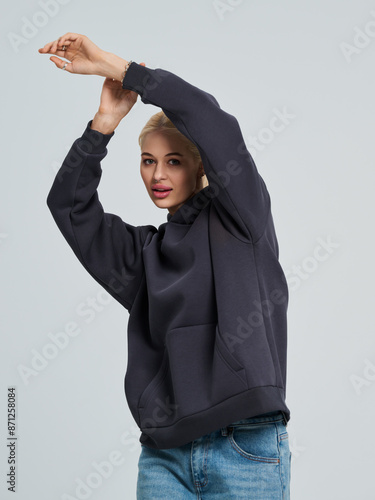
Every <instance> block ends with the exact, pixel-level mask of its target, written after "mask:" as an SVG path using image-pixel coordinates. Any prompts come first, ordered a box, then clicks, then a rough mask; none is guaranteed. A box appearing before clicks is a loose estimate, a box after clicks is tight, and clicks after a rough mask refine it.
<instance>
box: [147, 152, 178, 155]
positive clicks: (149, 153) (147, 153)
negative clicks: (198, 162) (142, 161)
mask: <svg viewBox="0 0 375 500" xmlns="http://www.w3.org/2000/svg"><path fill="white" fill-rule="evenodd" d="M143 155H148V156H154V155H152V154H151V153H141V156H143ZM165 156H184V155H182V154H181V153H177V152H176V153H167V154H166V155H165Z"/></svg>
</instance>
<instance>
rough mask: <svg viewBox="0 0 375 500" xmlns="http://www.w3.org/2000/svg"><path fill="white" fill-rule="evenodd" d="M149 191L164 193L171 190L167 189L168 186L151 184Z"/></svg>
mask: <svg viewBox="0 0 375 500" xmlns="http://www.w3.org/2000/svg"><path fill="white" fill-rule="evenodd" d="M151 189H152V190H153V191H160V192H164V191H171V190H172V188H171V187H169V186H166V185H165V184H153V185H152V186H151Z"/></svg>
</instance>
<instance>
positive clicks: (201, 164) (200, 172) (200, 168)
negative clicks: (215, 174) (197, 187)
mask: <svg viewBox="0 0 375 500" xmlns="http://www.w3.org/2000/svg"><path fill="white" fill-rule="evenodd" d="M203 175H205V174H204V167H203V162H202V160H200V161H199V165H198V176H199V177H202V176H203Z"/></svg>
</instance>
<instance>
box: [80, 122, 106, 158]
mask: <svg viewBox="0 0 375 500" xmlns="http://www.w3.org/2000/svg"><path fill="white" fill-rule="evenodd" d="M91 124H92V120H90V121H89V122H88V123H87V126H86V129H85V131H84V132H83V134H82V136H81V137H80V138H79V139H78V140H77V145H78V146H79V148H80V149H82V151H84V152H85V153H89V154H100V153H104V152H105V150H106V147H107V144H108V143H109V141H110V140H111V138H112V137H113V136H114V134H115V131H113V132H112V133H111V134H102V133H101V132H99V131H98V130H93V129H92V128H91Z"/></svg>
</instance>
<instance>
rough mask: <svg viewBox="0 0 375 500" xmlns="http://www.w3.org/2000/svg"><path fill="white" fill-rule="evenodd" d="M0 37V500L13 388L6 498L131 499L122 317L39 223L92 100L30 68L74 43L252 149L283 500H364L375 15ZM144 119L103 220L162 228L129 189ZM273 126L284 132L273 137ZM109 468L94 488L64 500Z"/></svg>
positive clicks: (111, 16) (277, 6)
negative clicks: (191, 95) (285, 462)
mask: <svg viewBox="0 0 375 500" xmlns="http://www.w3.org/2000/svg"><path fill="white" fill-rule="evenodd" d="M43 5H44V7H43ZM225 6H226V8H225V9H223V8H224V7H225ZM47 10H49V13H48V14H46V12H47ZM41 12H42V13H43V12H44V15H43V14H42V15H41V14H40V13H41ZM0 23H1V36H2V58H1V67H2V78H1V87H2V92H1V98H2V104H1V107H2V122H1V127H2V130H1V136H2V144H3V146H2V166H1V174H2V175H1V177H2V182H1V188H0V189H1V192H0V199H1V205H2V206H1V219H0V255H1V264H0V265H1V282H2V287H1V293H2V297H1V301H0V307H1V325H2V344H1V345H2V348H1V360H0V367H1V398H0V400H1V411H0V429H1V436H2V438H1V446H2V452H1V457H2V458H1V471H2V473H1V478H2V479H1V481H2V483H1V486H0V488H1V489H0V497H1V498H14V497H13V496H11V494H10V493H8V492H7V486H6V479H5V478H6V472H7V471H8V465H7V462H6V461H7V449H6V443H7V441H6V437H7V436H6V411H7V387H8V386H11V385H15V386H16V387H17V435H18V436H19V438H18V447H17V498H19V499H22V500H24V499H25V500H26V499H27V500H51V499H59V500H60V499H61V500H68V499H70V500H71V499H74V498H76V499H78V498H92V499H104V498H106V499H108V498H111V499H121V498H122V499H124V498H126V499H133V498H135V485H136V475H137V461H138V457H139V453H140V444H139V442H138V438H139V430H138V428H137V426H136V425H135V422H134V421H133V419H132V416H131V414H130V412H129V410H128V407H127V403H126V400H125V395H124V391H123V377H124V374H125V370H126V362H127V346H126V326H127V321H128V313H127V311H126V310H125V309H124V308H123V307H122V306H121V305H120V304H119V303H117V302H116V301H115V299H113V298H112V297H110V296H108V294H106V293H105V292H104V290H103V289H102V288H101V287H100V285H99V284H97V283H96V282H95V281H94V280H93V278H92V277H91V276H90V275H89V274H88V273H87V271H86V270H85V269H84V268H83V267H82V265H81V264H80V263H79V261H78V259H77V258H76V257H75V255H74V254H73V252H72V250H71V249H70V247H69V246H68V245H67V243H66V242H65V240H64V239H63V237H62V235H61V233H60V232H59V230H58V228H57V226H56V225H55V223H54V221H53V219H52V216H51V214H50V212H49V210H48V207H47V205H46V197H47V194H48V191H49V189H50V187H51V185H52V182H53V179H54V176H55V173H56V171H57V169H58V168H59V166H60V165H61V162H62V161H63V159H64V157H65V155H66V153H67V151H68V149H69V148H70V146H71V145H72V143H73V141H74V140H75V139H76V138H77V137H79V136H80V135H81V134H82V133H83V131H84V129H85V127H86V124H87V122H88V121H89V120H90V119H92V118H93V116H94V114H95V112H96V110H97V108H98V104H99V97H100V92H101V88H102V83H103V79H102V78H101V77H97V76H91V77H88V76H82V75H72V74H70V73H68V72H63V71H60V70H58V69H57V68H56V67H55V65H54V64H53V63H52V62H50V61H49V57H50V56H49V55H41V54H39V53H38V52H37V49H38V48H39V47H42V46H43V45H44V44H45V43H47V42H49V41H52V40H55V39H56V38H58V37H59V36H61V35H63V34H65V33H66V32H69V31H72V32H76V33H82V34H85V35H87V36H88V37H89V38H90V39H91V40H92V41H94V43H96V44H97V45H98V46H99V47H101V48H103V49H104V50H107V51H110V52H113V53H115V54H118V55H120V56H122V57H123V58H125V59H127V60H130V59H133V60H135V61H137V62H142V61H144V62H145V63H146V65H147V66H149V67H151V68H156V67H161V68H164V69H167V70H169V71H172V72H174V73H176V74H178V75H179V76H181V77H182V78H185V79H186V80H188V81H189V82H191V83H193V84H194V85H196V86H198V87H200V88H202V89H203V90H206V91H208V92H210V93H212V94H213V95H214V96H215V97H216V98H217V100H218V102H219V103H220V106H221V107H222V108H223V109H224V110H226V111H228V112H230V113H231V114H234V115H235V116H236V117H237V119H238V121H239V123H240V126H241V129H242V132H243V135H244V137H245V140H246V142H247V145H248V147H249V148H250V147H252V146H251V144H252V143H253V140H254V138H256V139H257V141H258V147H257V148H256V149H254V147H252V149H251V151H252V152H254V155H253V156H254V159H255V161H256V164H257V166H258V169H259V172H260V173H261V175H262V177H263V178H264V180H265V181H266V184H267V186H268V189H269V191H270V193H271V198H272V211H273V216H274V221H275V226H276V231H277V235H278V240H279V245H280V262H281V264H282V266H283V269H284V270H285V272H286V274H287V277H288V282H289V285H290V305H289V309H288V318H289V320H288V325H289V340H288V348H289V350H288V379H287V404H288V406H289V408H290V410H291V420H290V422H289V426H288V429H289V435H290V447H291V451H292V454H293V459H292V483H291V496H292V498H293V499H294V500H297V499H298V500H316V499H317V498H319V499H321V500H328V499H329V500H330V499H332V498H337V499H340V500H352V499H353V498H356V499H361V500H370V499H371V500H372V499H374V498H375V493H374V489H373V467H374V459H373V449H374V444H375V443H374V431H373V422H374V417H375V404H374V396H375V345H374V339H373V336H374V321H373V314H372V313H373V308H374V305H373V304H374V266H373V245H374V236H373V229H371V228H372V227H373V219H372V217H371V216H372V215H373V213H374V206H373V202H372V200H373V198H374V195H373V191H374V150H373V144H374V138H373V135H374V111H375V105H374V102H375V99H374V88H375V86H374V83H375V81H374V80H375V78H374V77H375V71H374V55H375V6H374V4H373V2H371V1H365V0H360V1H359V0H350V1H349V0H346V1H343V0H331V1H329V2H327V1H326V0H314V1H304V2H298V1H297V0H294V1H293V0H288V1H284V2H278V1H276V0H272V1H271V0H269V1H266V0H262V1H260V0H253V1H250V0H247V1H238V0H223V1H222V2H214V1H212V0H207V1H205V0H204V1H202V0H189V1H188V2H187V1H179V2H176V1H172V0H164V1H159V2H153V1H151V0H147V1H146V0H143V1H137V2H129V1H128V2H117V1H115V0H106V2H102V1H97V0H95V1H94V0H90V1H89V0H80V1H78V0H77V1H74V0H71V1H67V0H64V2H63V1H60V2H57V0H56V1H55V0H50V1H47V0H45V1H44V2H43V1H40V2H38V1H35V0H33V1H31V2H26V0H23V1H21V2H16V3H11V2H8V3H6V4H4V5H3V7H2V17H1V21H0ZM37 25H39V26H37ZM33 26H34V28H33ZM366 31H367V33H368V35H366V34H363V33H366ZM361 33H362V34H361ZM25 34H27V37H25V36H24V35H25ZM16 37H19V38H18V42H17V43H16V42H15V40H16ZM20 37H23V41H20V40H21V38H20ZM350 46H351V47H350ZM158 110H159V108H156V107H154V106H152V105H145V104H143V103H142V102H141V101H140V98H138V102H137V104H136V105H135V106H134V108H133V109H132V111H131V113H130V114H129V115H128V116H127V117H126V118H125V119H124V120H123V122H122V123H121V124H120V126H119V127H118V128H117V129H116V132H115V136H114V137H113V138H112V139H111V142H110V144H109V146H108V151H109V152H108V155H107V157H106V158H105V159H104V160H103V162H102V167H103V177H102V180H101V184H100V188H99V196H100V200H101V202H102V204H103V206H104V208H105V210H106V211H107V212H111V213H116V214H118V215H120V216H121V217H122V218H123V219H124V220H126V221H127V222H129V223H131V224H136V225H140V224H149V223H150V224H154V225H156V226H158V225H159V224H161V223H163V222H165V221H166V211H161V210H160V209H158V208H157V207H156V206H155V205H154V204H153V203H152V201H151V200H150V198H149V196H148V194H147V192H146V189H145V187H144V185H143V182H142V179H141V177H140V174H139V161H140V160H139V146H138V143H137V138H138V134H139V132H140V130H141V128H142V126H143V125H144V123H145V122H146V120H147V119H148V118H149V117H150V116H151V115H152V114H154V113H156V112H157V111H158ZM280 112H284V113H285V112H286V113H287V115H288V116H289V118H288V119H285V120H284V121H285V123H284V126H283V127H281V126H280V127H279V130H278V131H277V132H272V131H271V132H270V126H271V124H273V123H274V121H275V118H274V117H275V116H276V115H277V113H280ZM280 123H281V122H280V121H278V125H280ZM267 129H268V130H267ZM327 245H328V246H327ZM93 299H95V303H96V304H97V306H96V309H97V310H95V309H94V308H93V306H91V305H89V304H90V300H93ZM88 309H91V311H92V312H91V315H90V316H88V313H87V314H86V315H82V312H83V311H87V310H88ZM80 311H81V312H80ZM69 322H75V323H76V324H77V328H79V334H78V335H77V336H76V337H74V338H71V339H70V341H69V344H68V345H67V346H66V347H65V348H64V349H59V350H58V353H57V354H56V356H55V357H54V359H50V360H48V362H47V364H46V366H44V367H43V368H40V370H39V371H36V372H35V373H34V374H33V375H30V376H29V377H28V378H27V380H26V381H25V378H22V377H21V375H20V370H22V369H26V368H31V363H32V358H33V356H34V355H35V353H36V352H38V353H41V352H42V351H43V349H44V348H46V345H47V344H50V343H51V338H50V336H49V335H51V334H52V335H56V334H57V333H58V332H61V331H62V330H64V329H65V327H66V324H67V323H69ZM22 367H23V368H22ZM116 450H117V457H118V462H117V465H114V466H113V471H112V472H110V473H108V474H107V476H108V477H103V476H100V477H102V479H101V484H95V487H94V486H92V487H91V488H90V490H86V496H85V495H84V494H83V493H82V491H81V494H79V492H77V491H76V488H77V487H78V484H83V483H85V484H87V482H89V483H90V479H88V478H91V479H92V478H94V476H92V473H93V472H95V471H96V469H95V463H96V464H99V463H101V462H103V461H108V460H109V459H110V458H112V459H113V458H114V455H113V453H114V452H116ZM119 462H121V463H119ZM92 480H93V479H92ZM91 484H92V485H94V483H92V481H91Z"/></svg>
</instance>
